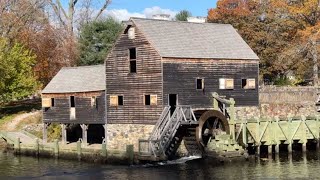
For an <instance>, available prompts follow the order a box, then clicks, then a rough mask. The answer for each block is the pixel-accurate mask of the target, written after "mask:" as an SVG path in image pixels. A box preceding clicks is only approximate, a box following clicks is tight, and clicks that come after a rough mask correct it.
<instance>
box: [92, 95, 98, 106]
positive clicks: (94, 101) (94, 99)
mask: <svg viewBox="0 0 320 180" xmlns="http://www.w3.org/2000/svg"><path fill="white" fill-rule="evenodd" d="M96 101H97V98H96V97H95V96H92V97H91V107H93V106H95V105H96Z"/></svg>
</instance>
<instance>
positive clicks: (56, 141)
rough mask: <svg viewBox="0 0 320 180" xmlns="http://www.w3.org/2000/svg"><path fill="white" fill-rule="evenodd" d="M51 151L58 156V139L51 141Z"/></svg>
mask: <svg viewBox="0 0 320 180" xmlns="http://www.w3.org/2000/svg"><path fill="white" fill-rule="evenodd" d="M53 152H54V156H55V157H56V158H58V157H59V140H58V139H55V140H54V142H53Z"/></svg>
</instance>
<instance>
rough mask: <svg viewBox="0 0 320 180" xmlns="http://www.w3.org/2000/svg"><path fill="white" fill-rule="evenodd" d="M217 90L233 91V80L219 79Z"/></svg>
mask: <svg viewBox="0 0 320 180" xmlns="http://www.w3.org/2000/svg"><path fill="white" fill-rule="evenodd" d="M219 89H234V80H233V79H224V78H220V79H219Z"/></svg>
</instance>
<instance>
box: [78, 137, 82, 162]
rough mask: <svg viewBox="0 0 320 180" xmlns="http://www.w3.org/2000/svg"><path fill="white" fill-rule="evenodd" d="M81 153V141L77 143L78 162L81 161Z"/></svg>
mask: <svg viewBox="0 0 320 180" xmlns="http://www.w3.org/2000/svg"><path fill="white" fill-rule="evenodd" d="M81 153H82V149H81V140H78V141H77V154H78V160H81Z"/></svg>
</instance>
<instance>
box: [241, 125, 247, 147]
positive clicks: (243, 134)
mask: <svg viewBox="0 0 320 180" xmlns="http://www.w3.org/2000/svg"><path fill="white" fill-rule="evenodd" d="M242 142H243V144H244V145H245V147H246V148H247V147H248V138H247V120H246V121H245V122H244V123H243V126H242Z"/></svg>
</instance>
